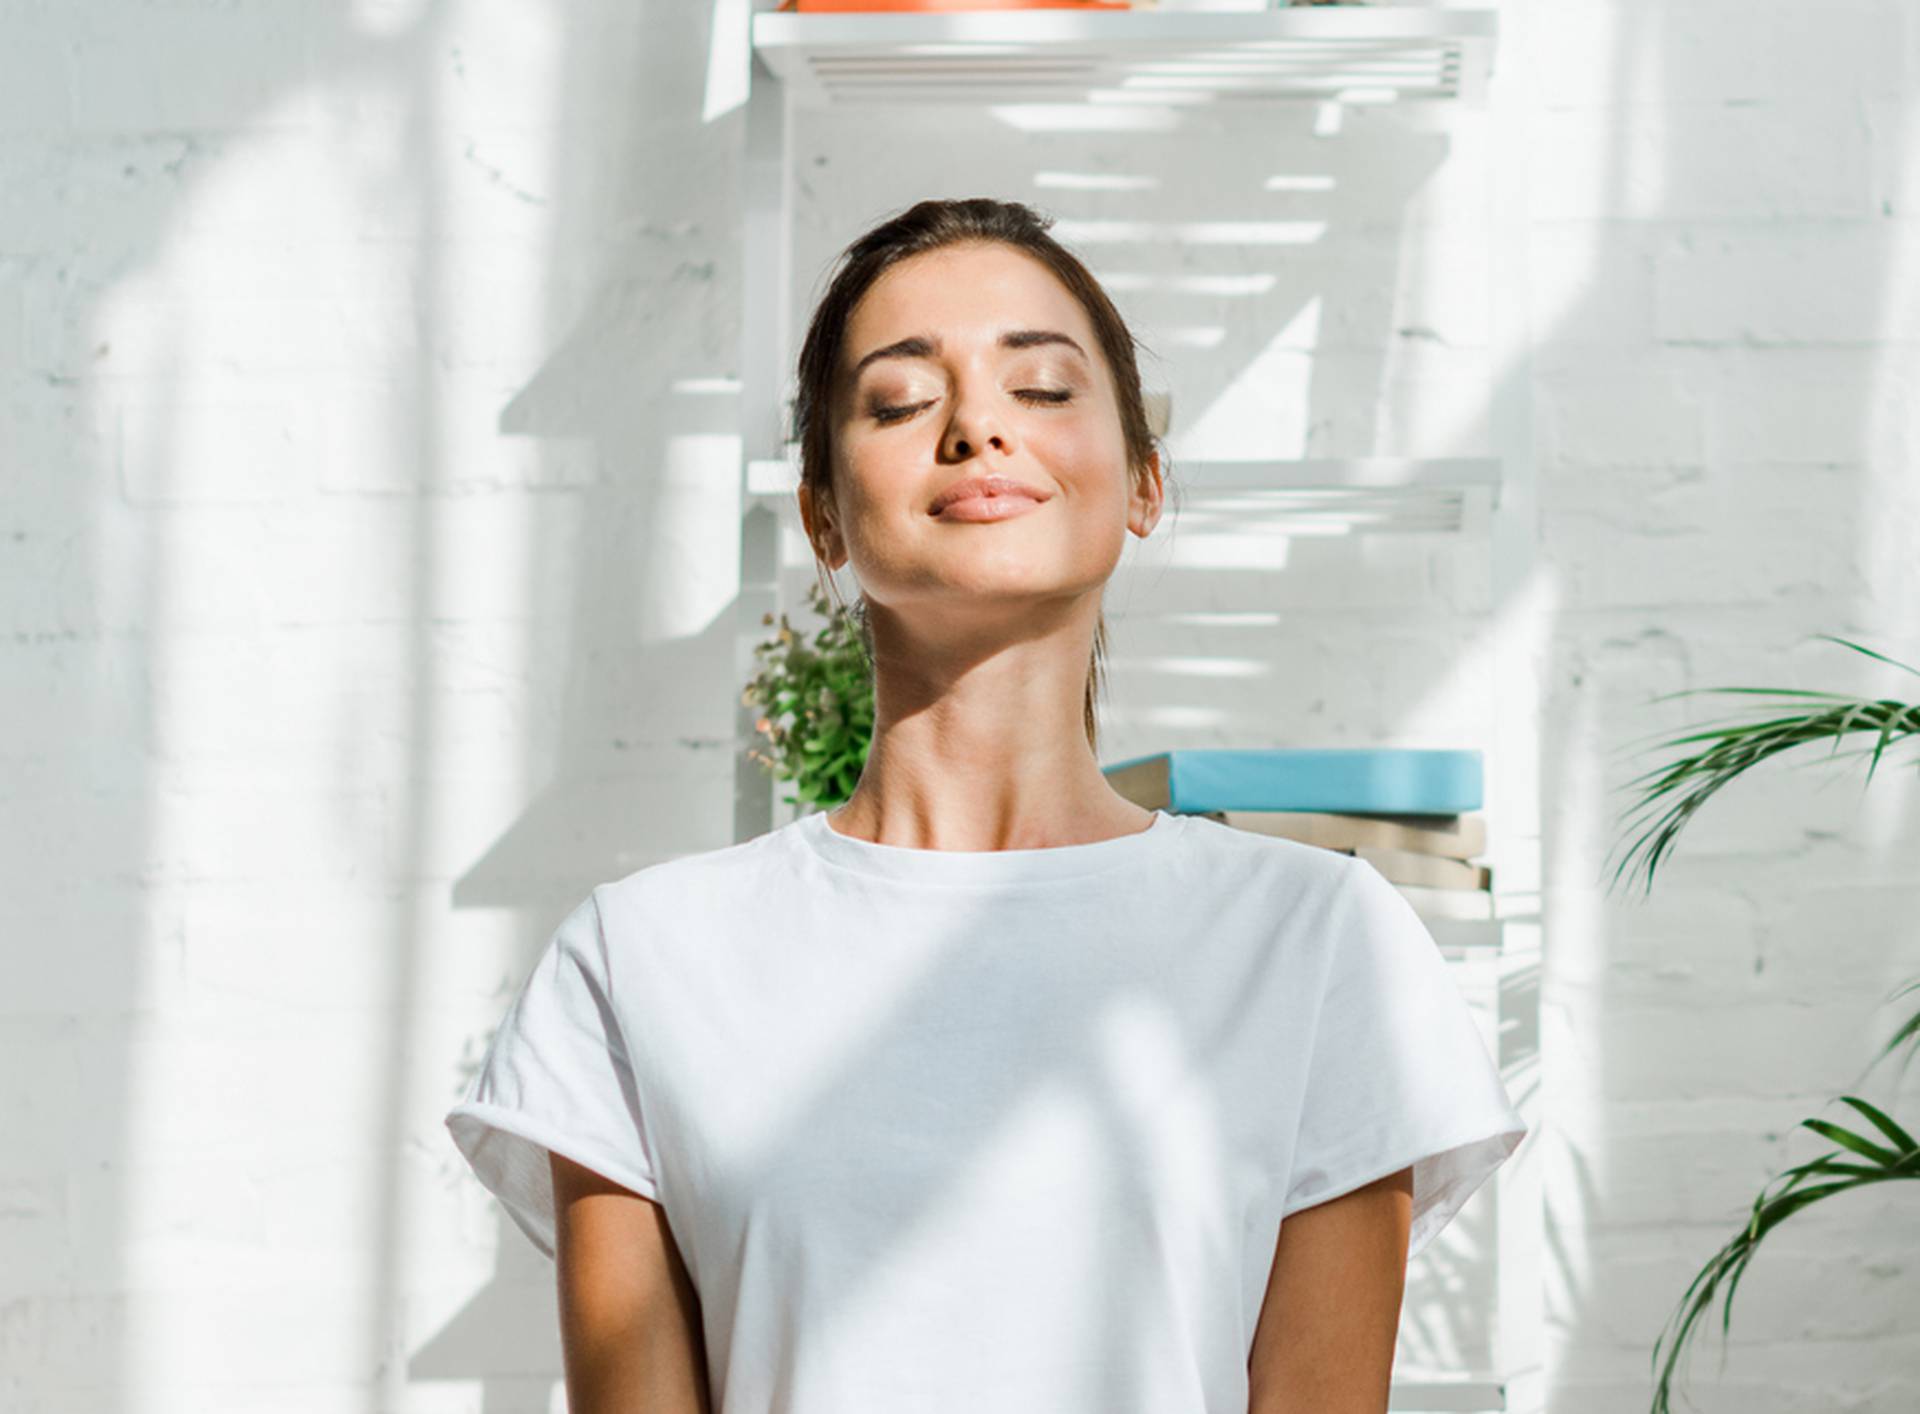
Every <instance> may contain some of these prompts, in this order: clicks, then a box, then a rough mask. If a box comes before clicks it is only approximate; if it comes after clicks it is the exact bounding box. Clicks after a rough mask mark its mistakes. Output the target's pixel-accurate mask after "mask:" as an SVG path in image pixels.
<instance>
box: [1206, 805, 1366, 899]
mask: <svg viewBox="0 0 1920 1414" xmlns="http://www.w3.org/2000/svg"><path fill="white" fill-rule="evenodd" d="M1184 819H1185V823H1186V828H1187V838H1188V840H1189V841H1190V843H1191V858H1192V859H1193V860H1195V861H1196V867H1199V868H1201V869H1204V870H1211V871H1218V872H1221V873H1224V874H1228V875H1258V876H1259V877H1260V878H1261V879H1262V880H1263V881H1265V882H1270V883H1274V884H1278V885H1282V886H1284V887H1286V888H1287V889H1288V890H1289V891H1290V892H1291V893H1294V894H1297V895H1311V896H1316V897H1326V898H1331V897H1333V896H1334V895H1335V894H1338V893H1341V892H1344V891H1346V890H1348V889H1350V888H1352V887H1353V885H1354V880H1355V870H1356V869H1360V870H1365V871H1366V872H1368V873H1373V872H1376V871H1374V869H1373V866H1371V865H1370V864H1367V863H1366V862H1365V861H1364V860H1359V859H1355V858H1354V857H1353V856H1352V855H1350V854H1341V853H1340V852H1338V851H1337V850H1331V849H1322V848H1321V847H1320V846H1319V845H1311V844H1305V843H1303V842H1301V841H1300V840H1291V839H1287V838H1285V837H1284V836H1281V835H1268V834H1262V833H1261V832H1260V831H1258V830H1243V829H1239V828H1238V827H1236V826H1233V825H1228V824H1226V823H1224V822H1223V821H1220V820H1215V819H1213V818H1212V817H1210V816H1206V815H1189V816H1186V817H1184Z"/></svg>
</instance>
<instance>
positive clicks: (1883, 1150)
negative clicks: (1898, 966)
mask: <svg viewBox="0 0 1920 1414" xmlns="http://www.w3.org/2000/svg"><path fill="white" fill-rule="evenodd" d="M1818 637H1821V638H1825V639H1828V640H1829V641H1831V642H1834V643H1839V644H1841V645H1843V646H1844V647H1847V648H1851V649H1853V650H1854V651H1855V652H1859V653H1865V654H1867V655H1868V656H1869V657H1873V658H1878V659H1880V660H1881V661H1882V662H1886V663H1892V664H1893V665H1894V666H1895V667H1898V668H1901V669H1902V670H1904V671H1906V672H1910V673H1920V670H1916V669H1914V668H1913V667H1911V666H1909V665H1908V664H1905V663H1898V662H1895V660H1893V659H1891V658H1888V657H1886V656H1885V655H1884V654H1880V653H1875V652H1874V651H1873V650H1872V649H1870V648H1862V647H1861V646H1860V645H1859V644H1857V643H1849V642H1848V641H1847V640H1845V639H1843V638H1835V637H1834V636H1833V635H1831V634H1820V635H1818ZM1694 691H1699V692H1728V693H1765V694H1768V695H1770V696H1772V697H1775V698H1778V699H1782V700H1781V701H1778V702H1772V703H1763V704H1758V705H1757V707H1756V709H1755V710H1757V711H1758V712H1760V713H1761V714H1762V715H1761V716H1760V718H1759V719H1757V720H1756V719H1749V720H1745V721H1740V720H1723V721H1722V722H1721V723H1719V724H1713V725H1709V726H1708V727H1707V729H1706V730H1702V731H1692V732H1688V733H1686V734H1684V735H1681V736H1678V737H1673V738H1670V739H1669V740H1667V741H1666V742H1664V743H1662V745H1663V746H1667V747H1684V748H1686V751H1685V754H1683V755H1682V756H1681V757H1680V758H1679V759H1678V760H1675V761H1673V762H1671V763H1669V764H1668V765H1666V766H1664V767H1661V768H1658V769H1656V770H1653V771H1649V772H1646V773H1645V774H1643V775H1640V776H1637V777H1635V778H1634V779H1633V780H1631V781H1629V782H1628V783H1627V784H1628V786H1635V785H1644V790H1643V792H1642V794H1641V797H1640V799H1639V801H1638V803H1637V804H1636V805H1635V806H1634V807H1632V809H1631V810H1630V811H1629V816H1645V815H1648V814H1650V813H1651V812H1653V811H1656V810H1658V811H1660V813H1659V815H1658V818H1657V819H1655V820H1654V821H1653V822H1652V823H1651V824H1649V825H1647V826H1646V828H1645V829H1644V830H1643V831H1642V832H1641V833H1640V835H1639V836H1638V837H1637V838H1636V839H1635V841H1634V843H1633V845H1632V847H1631V848H1629V849H1628V851H1627V852H1626V854H1625V856H1624V857H1623V858H1622V859H1621V861H1620V864H1619V866H1618V867H1617V868H1616V869H1615V871H1614V878H1613V885H1617V884H1618V883H1619V882H1620V880H1621V878H1622V877H1623V875H1626V874H1627V873H1628V872H1629V871H1630V870H1631V869H1632V867H1633V864H1634V860H1635V858H1636V856H1637V857H1638V858H1639V860H1640V863H1641V865H1642V866H1643V868H1644V874H1645V884H1644V887H1645V889H1646V890H1648V891H1650V890H1651V889H1652V886H1653V876H1654V871H1655V870H1656V868H1657V867H1658V865H1659V863H1660V860H1661V859H1662V858H1663V857H1664V856H1665V855H1666V853H1667V852H1668V850H1669V849H1670V848H1671V847H1672V844H1673V841H1674V838H1675V837H1676V836H1677V835H1678V833H1679V831H1680V829H1681V827H1682V826H1684V825H1685V824H1686V822H1687V821H1688V820H1690V819H1692V818H1693V816H1694V814H1695V813H1696V812H1697V811H1698V810H1699V809H1700V807H1701V806H1702V805H1704V804H1705V803H1706V802H1707V801H1708V800H1709V799H1711V798H1712V796H1713V794H1714V793H1715V792H1716V791H1718V790H1720V789H1721V788H1722V787H1723V786H1725V785H1727V784H1728V783H1730V782H1731V781H1733V780H1734V779H1735V778H1736V777H1738V776H1739V775H1740V774H1741V773H1742V772H1744V771H1746V770H1748V769H1749V768H1751V767H1753V766H1757V765H1758V764H1760V763H1761V762H1762V761H1768V760H1771V759H1772V758H1773V757H1775V756H1778V755H1780V754H1781V753H1783V752H1786V751H1791V750H1793V749H1794V748H1796V747H1799V746H1806V745H1810V744H1813V743H1816V742H1823V741H1824V742H1829V743H1831V745H1832V748H1833V749H1832V751H1830V752H1829V755H1830V756H1832V755H1837V754H1839V745H1840V742H1841V741H1842V739H1843V738H1847V737H1851V736H1854V735H1856V734H1858V733H1862V732H1870V733H1872V734H1873V735H1874V737H1875V738H1876V739H1875V741H1874V742H1873V745H1872V748H1871V751H1872V758H1873V759H1872V760H1871V761H1870V762H1869V763H1868V766H1867V780H1868V781H1869V782H1871V781H1872V779H1873V772H1874V768H1875V767H1877V766H1878V765H1879V764H1880V757H1881V755H1882V754H1883V753H1884V752H1885V751H1886V749H1887V748H1888V747H1889V746H1890V745H1893V744H1895V743H1897V742H1906V741H1914V740H1920V703H1909V702H1899V701H1895V700H1892V699H1887V698H1881V699H1878V700H1867V699H1863V698H1857V697H1849V696H1845V695H1843V694H1841V693H1834V692H1810V691H1799V690H1795V689H1787V688H1779V689H1772V688H1757V687H1723V688H1698V689H1688V690H1687V692H1694ZM1685 695H1687V693H1686V692H1680V693H1669V694H1667V697H1679V696H1685ZM1791 699H1798V700H1797V701H1795V700H1791ZM1654 700H1655V701H1664V700H1666V699H1665V698H1656V699H1654ZM1865 750H1867V748H1865V747H1862V748H1861V751H1865ZM1861 751H1855V752H1850V753H1847V754H1849V755H1859V754H1861ZM1636 827H1637V826H1636ZM1610 887H1611V886H1610ZM1916 988H1920V978H1915V979H1913V980H1912V981H1909V982H1907V983H1905V984H1903V985H1902V986H1900V987H1899V988H1898V989H1896V990H1895V991H1894V993H1893V994H1892V996H1891V997H1890V998H1889V1000H1893V999H1895V998H1898V997H1901V996H1905V995H1906V994H1907V993H1908V992H1911V991H1913V990H1915V989H1916ZM1916 1039H1920V1012H1916V1013H1915V1014H1914V1015H1913V1016H1911V1017H1908V1018H1907V1019H1906V1021H1905V1022H1904V1023H1903V1024H1901V1025H1900V1026H1899V1027H1897V1028H1896V1029H1895V1031H1894V1035H1893V1038H1892V1039H1891V1040H1890V1041H1888V1042H1887V1044H1886V1046H1885V1047H1883V1048H1882V1050H1881V1051H1880V1054H1879V1055H1877V1056H1876V1057H1875V1058H1874V1060H1873V1062H1872V1063H1871V1065H1870V1066H1869V1067H1868V1068H1869V1069H1871V1068H1872V1066H1873V1065H1878V1064H1879V1063H1880V1062H1881V1061H1882V1060H1884V1059H1885V1058H1886V1057H1887V1056H1888V1055H1891V1054H1892V1053H1893V1052H1894V1051H1896V1050H1898V1049H1899V1048H1900V1047H1901V1046H1903V1045H1906V1046H1909V1047H1910V1046H1911V1045H1912V1043H1913V1042H1914V1041H1915V1040H1916ZM1909 1059H1911V1051H1910V1052H1909ZM1839 1099H1840V1101H1841V1103H1844V1104H1847V1105H1850V1106H1852V1108H1853V1109H1854V1110H1855V1111H1856V1112H1857V1114H1858V1115H1859V1117H1860V1119H1864V1121H1865V1122H1866V1125H1868V1126H1871V1129H1870V1130H1869V1129H1867V1128H1865V1127H1863V1126H1862V1125H1861V1124H1860V1122H1859V1120H1853V1121H1852V1123H1853V1126H1854V1127H1852V1128H1848V1127H1847V1126H1845V1125H1841V1124H1835V1123H1832V1122H1831V1121H1828V1120H1823V1119H1805V1120H1802V1121H1801V1122H1800V1123H1801V1126H1802V1127H1804V1128H1806V1129H1809V1130H1811V1131H1813V1132H1814V1133H1815V1134H1818V1135H1820V1136H1821V1137H1822V1138H1823V1139H1826V1140H1828V1141H1830V1142H1832V1143H1834V1144H1837V1145H1839V1146H1840V1147H1839V1148H1838V1149H1834V1150H1832V1151H1830V1152H1828V1153H1825V1154H1821V1155H1819V1156H1817V1157H1816V1158H1814V1159H1812V1160H1810V1161H1809V1162H1807V1163H1804V1164H1796V1165H1795V1166H1794V1167H1792V1168H1790V1169H1788V1170H1787V1171H1786V1172H1785V1173H1783V1174H1780V1175H1778V1176H1776V1177H1775V1178H1773V1179H1771V1180H1769V1181H1768V1182H1767V1184H1766V1185H1765V1186H1763V1187H1762V1189H1761V1190H1760V1193H1759V1195H1758V1196H1757V1197H1755V1199H1754V1200H1753V1208H1752V1212H1751V1214H1750V1215H1749V1217H1748V1220H1747V1222H1746V1223H1745V1225H1744V1226H1742V1227H1741V1229H1740V1230H1739V1231H1738V1232H1736V1233H1735V1234H1734V1235H1733V1236H1732V1237H1731V1238H1729V1239H1728V1240H1727V1242H1726V1243H1725V1244H1724V1245H1723V1246H1722V1247H1721V1248H1720V1250H1719V1251H1717V1252H1716V1253H1714V1255H1713V1256H1712V1258H1711V1259H1709V1260H1708V1262H1707V1264H1706V1266H1705V1267H1703V1268H1702V1269H1701V1270H1700V1272H1699V1274H1698V1275H1696V1276H1695V1277H1694V1279H1693V1281H1692V1283H1691V1284H1690V1285H1689V1286H1688V1287H1687V1290H1686V1292H1685V1293H1684V1294H1683V1295H1682V1297H1681V1299H1680V1302H1679V1305H1678V1307H1677V1309H1676V1310H1675V1312H1674V1313H1673V1315H1672V1316H1671V1317H1669V1319H1668V1322H1667V1325H1666V1327H1665V1328H1664V1329H1663V1330H1662V1332H1661V1335H1660V1338H1659V1339H1658V1340H1657V1341H1656V1342H1655V1344H1654V1348H1653V1356H1652V1359H1653V1365H1654V1367H1655V1368H1656V1369H1657V1370H1658V1372H1659V1373H1658V1381H1657V1383H1656V1385H1655V1387H1654V1395H1653V1406H1652V1414H1670V1410H1671V1405H1670V1403H1669V1400H1670V1391H1671V1385H1672V1381H1673V1376H1674V1370H1675V1365H1676V1363H1677V1361H1678V1359H1679V1357H1680V1354H1681V1352H1682V1351H1683V1350H1684V1349H1686V1348H1687V1343H1688V1341H1689V1340H1690V1339H1691V1337H1692V1336H1693V1335H1694V1334H1695V1331H1696V1327H1697V1324H1698V1322H1699V1320H1700V1318H1701V1317H1702V1316H1703V1315H1705V1314H1706V1312H1707V1310H1708V1309H1709V1308H1710V1307H1711V1306H1712V1304H1713V1297H1714V1293H1715V1292H1716V1291H1718V1290H1720V1288H1721V1286H1722V1285H1723V1284H1724V1286H1725V1293H1724V1296H1723V1297H1722V1308H1721V1320H1720V1328H1721V1334H1722V1335H1723V1336H1724V1335H1725V1334H1726V1332H1727V1331H1728V1329H1729V1328H1730V1326H1731V1323H1732V1319H1733V1293H1734V1291H1735V1289H1736V1288H1737V1287H1738V1285H1739V1282H1740V1277H1741V1275H1742V1274H1743V1273H1744V1272H1745V1271H1746V1268H1747V1263H1749V1262H1750V1261H1752V1260H1753V1257H1754V1254H1755V1253H1756V1252H1757V1251H1758V1250H1759V1247H1760V1244H1761V1242H1762V1241H1763V1240H1765V1238H1766V1236H1767V1234H1768V1233H1770V1232H1772V1231H1773V1230H1774V1229H1775V1228H1777V1227H1779V1226H1780V1224H1781V1223H1783V1222H1786V1221H1787V1220H1788V1219H1789V1218H1791V1217H1793V1216H1794V1214H1796V1213H1799V1212H1802V1211H1803V1210H1805V1209H1807V1208H1809V1207H1812V1206H1813V1205H1814V1204H1816V1203H1821V1202H1825V1201H1826V1200H1828V1199H1830V1198H1835V1197H1838V1196H1839V1195H1841V1194H1843V1193H1851V1192H1855V1191H1857V1190H1859V1189H1862V1188H1866V1187H1868V1186H1870V1185H1873V1184H1879V1183H1890V1182H1898V1181H1901V1180H1915V1179H1920V1142H1916V1141H1915V1139H1914V1136H1913V1135H1912V1133H1910V1132H1909V1131H1908V1130H1907V1129H1906V1128H1904V1127H1902V1126H1901V1125H1900V1124H1898V1123H1896V1122H1895V1121H1894V1120H1893V1119H1892V1118H1891V1117H1890V1116H1888V1115H1887V1114H1885V1113H1884V1112H1882V1111H1881V1110H1880V1109H1879V1108H1878V1107H1876V1106H1874V1105H1872V1104H1870V1103H1868V1102H1867V1101H1866V1100H1863V1099H1861V1098H1859V1097H1858V1096H1855V1095H1842V1096H1840V1097H1839ZM1776 1185H1778V1186H1777V1187H1776ZM1663 1345H1665V1346H1666V1347H1667V1354H1666V1361H1665V1364H1664V1365H1662V1364H1661V1347H1662V1346H1663Z"/></svg>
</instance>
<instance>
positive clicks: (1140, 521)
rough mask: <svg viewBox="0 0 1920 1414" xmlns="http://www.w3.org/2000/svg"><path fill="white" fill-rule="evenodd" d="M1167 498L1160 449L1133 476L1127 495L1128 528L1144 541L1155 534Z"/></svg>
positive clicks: (1156, 449)
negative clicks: (1155, 527)
mask: <svg viewBox="0 0 1920 1414" xmlns="http://www.w3.org/2000/svg"><path fill="white" fill-rule="evenodd" d="M1165 498H1166V487H1165V485H1164V484H1163V483H1162V481H1161V477H1160V452H1159V449H1158V448H1155V449H1154V451H1153V452H1152V453H1151V454H1150V455H1149V456H1148V458H1147V464H1146V466H1145V467H1144V468H1143V469H1142V470H1140V471H1136V472H1135V473H1134V475H1133V484H1132V487H1131V489H1130V491H1129V492H1128V495H1127V528H1128V529H1129V530H1131V531H1132V532H1133V533H1134V534H1135V535H1137V536H1139V537H1140V538H1141V539H1142V540H1144V539H1146V538H1147V537H1148V536H1149V535H1151V534H1153V528H1154V526H1156V525H1158V524H1159V523H1160V511H1161V507H1162V505H1163V503H1164V501H1165Z"/></svg>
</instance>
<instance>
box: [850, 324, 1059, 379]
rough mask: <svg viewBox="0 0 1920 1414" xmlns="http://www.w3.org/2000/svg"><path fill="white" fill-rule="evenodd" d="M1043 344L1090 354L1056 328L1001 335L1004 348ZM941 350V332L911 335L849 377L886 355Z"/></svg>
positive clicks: (862, 362) (877, 352) (877, 351)
mask: <svg viewBox="0 0 1920 1414" xmlns="http://www.w3.org/2000/svg"><path fill="white" fill-rule="evenodd" d="M1041 344H1065V345H1066V346H1067V347H1068V348H1070V349H1073V350H1074V351H1075V352H1076V353H1078V354H1079V355H1080V357H1082V358H1086V357H1087V351H1086V350H1085V349H1083V348H1081V347H1080V342H1079V340H1077V339H1074V338H1071V337H1069V336H1068V335H1066V334H1063V333H1061V332H1060V331H1059V330H1057V329H1008V330H1006V331H1005V332H1004V333H1002V334H1001V335H1000V347H1001V348H1003V349H1030V348H1035V347H1037V346H1039V345H1041ZM939 352H940V336H939V335H937V334H912V335H909V336H908V337H907V338H904V339H897V340H895V341H894V342H893V343H891V344H885V345H882V346H881V347H880V348H877V349H875V350H873V352H872V353H869V354H867V355H865V356H864V357H862V358H861V360H860V361H859V362H858V363H856V364H855V365H854V366H853V372H852V374H851V375H849V376H850V377H852V378H858V377H859V376H860V374H861V373H862V372H863V371H865V369H866V367H867V365H868V364H870V363H875V362H877V361H879V360H880V359H883V358H931V357H933V355H935V354H937V353H939Z"/></svg>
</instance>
